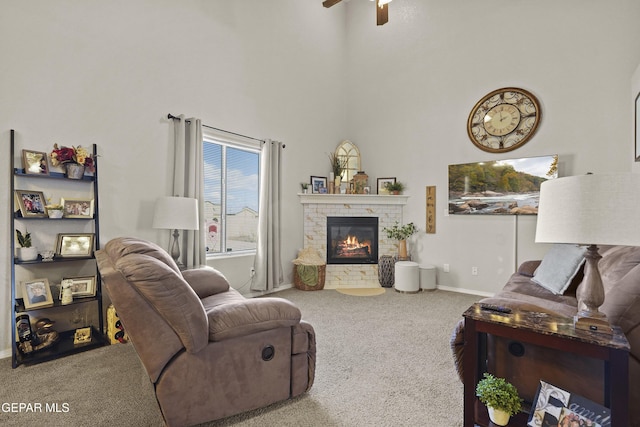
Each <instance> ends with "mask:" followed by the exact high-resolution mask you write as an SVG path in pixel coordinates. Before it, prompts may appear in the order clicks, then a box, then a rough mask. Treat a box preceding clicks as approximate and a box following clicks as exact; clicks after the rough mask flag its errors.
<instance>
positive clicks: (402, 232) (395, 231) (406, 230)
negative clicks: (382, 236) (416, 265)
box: [382, 221, 418, 261]
mask: <svg viewBox="0 0 640 427" xmlns="http://www.w3.org/2000/svg"><path fill="white" fill-rule="evenodd" d="M382 231H384V232H385V233H387V237H388V238H389V239H394V240H397V241H398V260H400V261H402V260H406V259H408V258H409V256H408V255H407V239H408V238H409V237H411V236H413V235H414V234H416V233H417V232H418V227H416V226H415V224H414V223H413V222H410V223H409V224H405V225H402V226H401V225H400V224H399V223H398V221H396V223H395V224H394V225H393V227H389V228H387V227H384V228H383V229H382Z"/></svg>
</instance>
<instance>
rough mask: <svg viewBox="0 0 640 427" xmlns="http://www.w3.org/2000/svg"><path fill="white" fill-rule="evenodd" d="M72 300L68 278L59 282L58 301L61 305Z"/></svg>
mask: <svg viewBox="0 0 640 427" xmlns="http://www.w3.org/2000/svg"><path fill="white" fill-rule="evenodd" d="M72 302H73V290H72V289H71V282H70V281H69V280H63V281H62V283H61V284H60V303H61V304H62V305H67V304H71V303H72Z"/></svg>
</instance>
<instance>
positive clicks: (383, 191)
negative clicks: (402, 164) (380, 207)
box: [378, 177, 396, 194]
mask: <svg viewBox="0 0 640 427" xmlns="http://www.w3.org/2000/svg"><path fill="white" fill-rule="evenodd" d="M388 182H389V183H391V184H395V183H396V178H395V177H393V178H378V194H390V193H389V191H387V189H386V188H385V185H386V184H387V183H388Z"/></svg>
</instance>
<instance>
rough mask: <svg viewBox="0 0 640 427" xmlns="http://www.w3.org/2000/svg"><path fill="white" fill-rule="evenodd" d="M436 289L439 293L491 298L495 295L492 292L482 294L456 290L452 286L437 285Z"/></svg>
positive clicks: (467, 290)
mask: <svg viewBox="0 0 640 427" xmlns="http://www.w3.org/2000/svg"><path fill="white" fill-rule="evenodd" d="M438 289H439V290H441V291H448V292H457V293H459V294H469V295H478V296H480V297H492V296H494V295H495V294H494V293H492V292H482V291H477V290H475V289H465V288H456V287H453V286H442V285H438Z"/></svg>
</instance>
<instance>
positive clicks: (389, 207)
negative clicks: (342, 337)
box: [298, 194, 409, 289]
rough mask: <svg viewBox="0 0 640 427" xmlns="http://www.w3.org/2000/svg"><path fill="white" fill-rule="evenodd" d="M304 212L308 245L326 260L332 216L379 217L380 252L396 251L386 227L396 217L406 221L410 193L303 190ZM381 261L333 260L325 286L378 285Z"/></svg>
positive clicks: (301, 199)
mask: <svg viewBox="0 0 640 427" xmlns="http://www.w3.org/2000/svg"><path fill="white" fill-rule="evenodd" d="M298 197H299V198H300V203H302V205H303V215H304V221H303V223H304V247H305V248H309V247H311V248H314V249H315V250H316V251H318V254H319V255H320V256H321V257H322V258H324V259H325V260H326V256H327V229H326V227H327V217H328V216H371V217H378V256H379V257H380V256H382V255H396V254H397V251H398V249H397V245H396V243H397V242H396V241H395V240H392V239H388V238H387V233H385V232H383V231H382V230H383V229H384V228H385V227H391V226H393V225H394V224H395V222H396V221H398V223H400V224H402V223H403V221H402V212H403V207H404V205H406V204H407V199H408V198H409V196H404V195H399V196H387V195H371V194H299V195H298ZM378 286H380V283H379V282H378V264H329V265H327V269H326V277H325V285H324V287H325V289H337V288H371V287H378Z"/></svg>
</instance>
